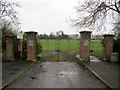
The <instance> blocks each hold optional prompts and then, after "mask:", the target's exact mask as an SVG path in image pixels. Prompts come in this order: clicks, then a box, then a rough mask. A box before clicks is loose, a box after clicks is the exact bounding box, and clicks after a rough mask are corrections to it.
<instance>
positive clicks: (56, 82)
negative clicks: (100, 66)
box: [7, 62, 105, 88]
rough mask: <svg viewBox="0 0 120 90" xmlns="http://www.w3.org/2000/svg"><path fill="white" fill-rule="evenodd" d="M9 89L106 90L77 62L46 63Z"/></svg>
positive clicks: (31, 70) (28, 73)
mask: <svg viewBox="0 0 120 90" xmlns="http://www.w3.org/2000/svg"><path fill="white" fill-rule="evenodd" d="M7 88H105V87H104V86H103V85H102V84H101V83H100V82H98V80H97V79H96V78H95V77H93V76H92V75H90V74H89V72H87V71H86V70H84V69H83V68H82V67H81V66H80V65H78V64H77V63H75V62H44V63H37V64H36V65H34V66H33V67H32V68H31V69H30V70H29V71H28V72H27V73H26V74H25V75H24V76H22V77H20V78H19V79H18V80H17V81H15V82H13V83H12V84H11V85H10V86H9V87H7Z"/></svg>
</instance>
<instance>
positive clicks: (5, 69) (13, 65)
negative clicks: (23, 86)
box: [2, 61, 32, 87]
mask: <svg viewBox="0 0 120 90" xmlns="http://www.w3.org/2000/svg"><path fill="white" fill-rule="evenodd" d="M31 63H32V62H26V61H15V62H3V63H2V87H5V86H6V85H8V84H9V83H10V82H11V81H13V80H14V79H16V77H17V76H19V75H20V74H21V73H22V72H24V70H25V69H27V68H28V67H29V66H30V65H31Z"/></svg>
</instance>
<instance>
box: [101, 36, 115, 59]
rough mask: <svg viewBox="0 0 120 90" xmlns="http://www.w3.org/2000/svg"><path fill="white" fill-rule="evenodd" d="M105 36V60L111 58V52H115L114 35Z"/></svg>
mask: <svg viewBox="0 0 120 90" xmlns="http://www.w3.org/2000/svg"><path fill="white" fill-rule="evenodd" d="M103 36H104V60H110V54H111V53H112V52H113V37H114V35H103Z"/></svg>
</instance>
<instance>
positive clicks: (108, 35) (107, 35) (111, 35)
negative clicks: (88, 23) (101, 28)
mask: <svg viewBox="0 0 120 90" xmlns="http://www.w3.org/2000/svg"><path fill="white" fill-rule="evenodd" d="M103 36H104V37H114V36H115V35H113V34H105V35H103Z"/></svg>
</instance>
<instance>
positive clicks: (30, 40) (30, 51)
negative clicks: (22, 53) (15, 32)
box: [26, 32, 37, 61]
mask: <svg viewBox="0 0 120 90" xmlns="http://www.w3.org/2000/svg"><path fill="white" fill-rule="evenodd" d="M26 34H27V60H32V61H36V57H37V52H36V51H37V50H36V48H37V40H36V34H37V32H26Z"/></svg>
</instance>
